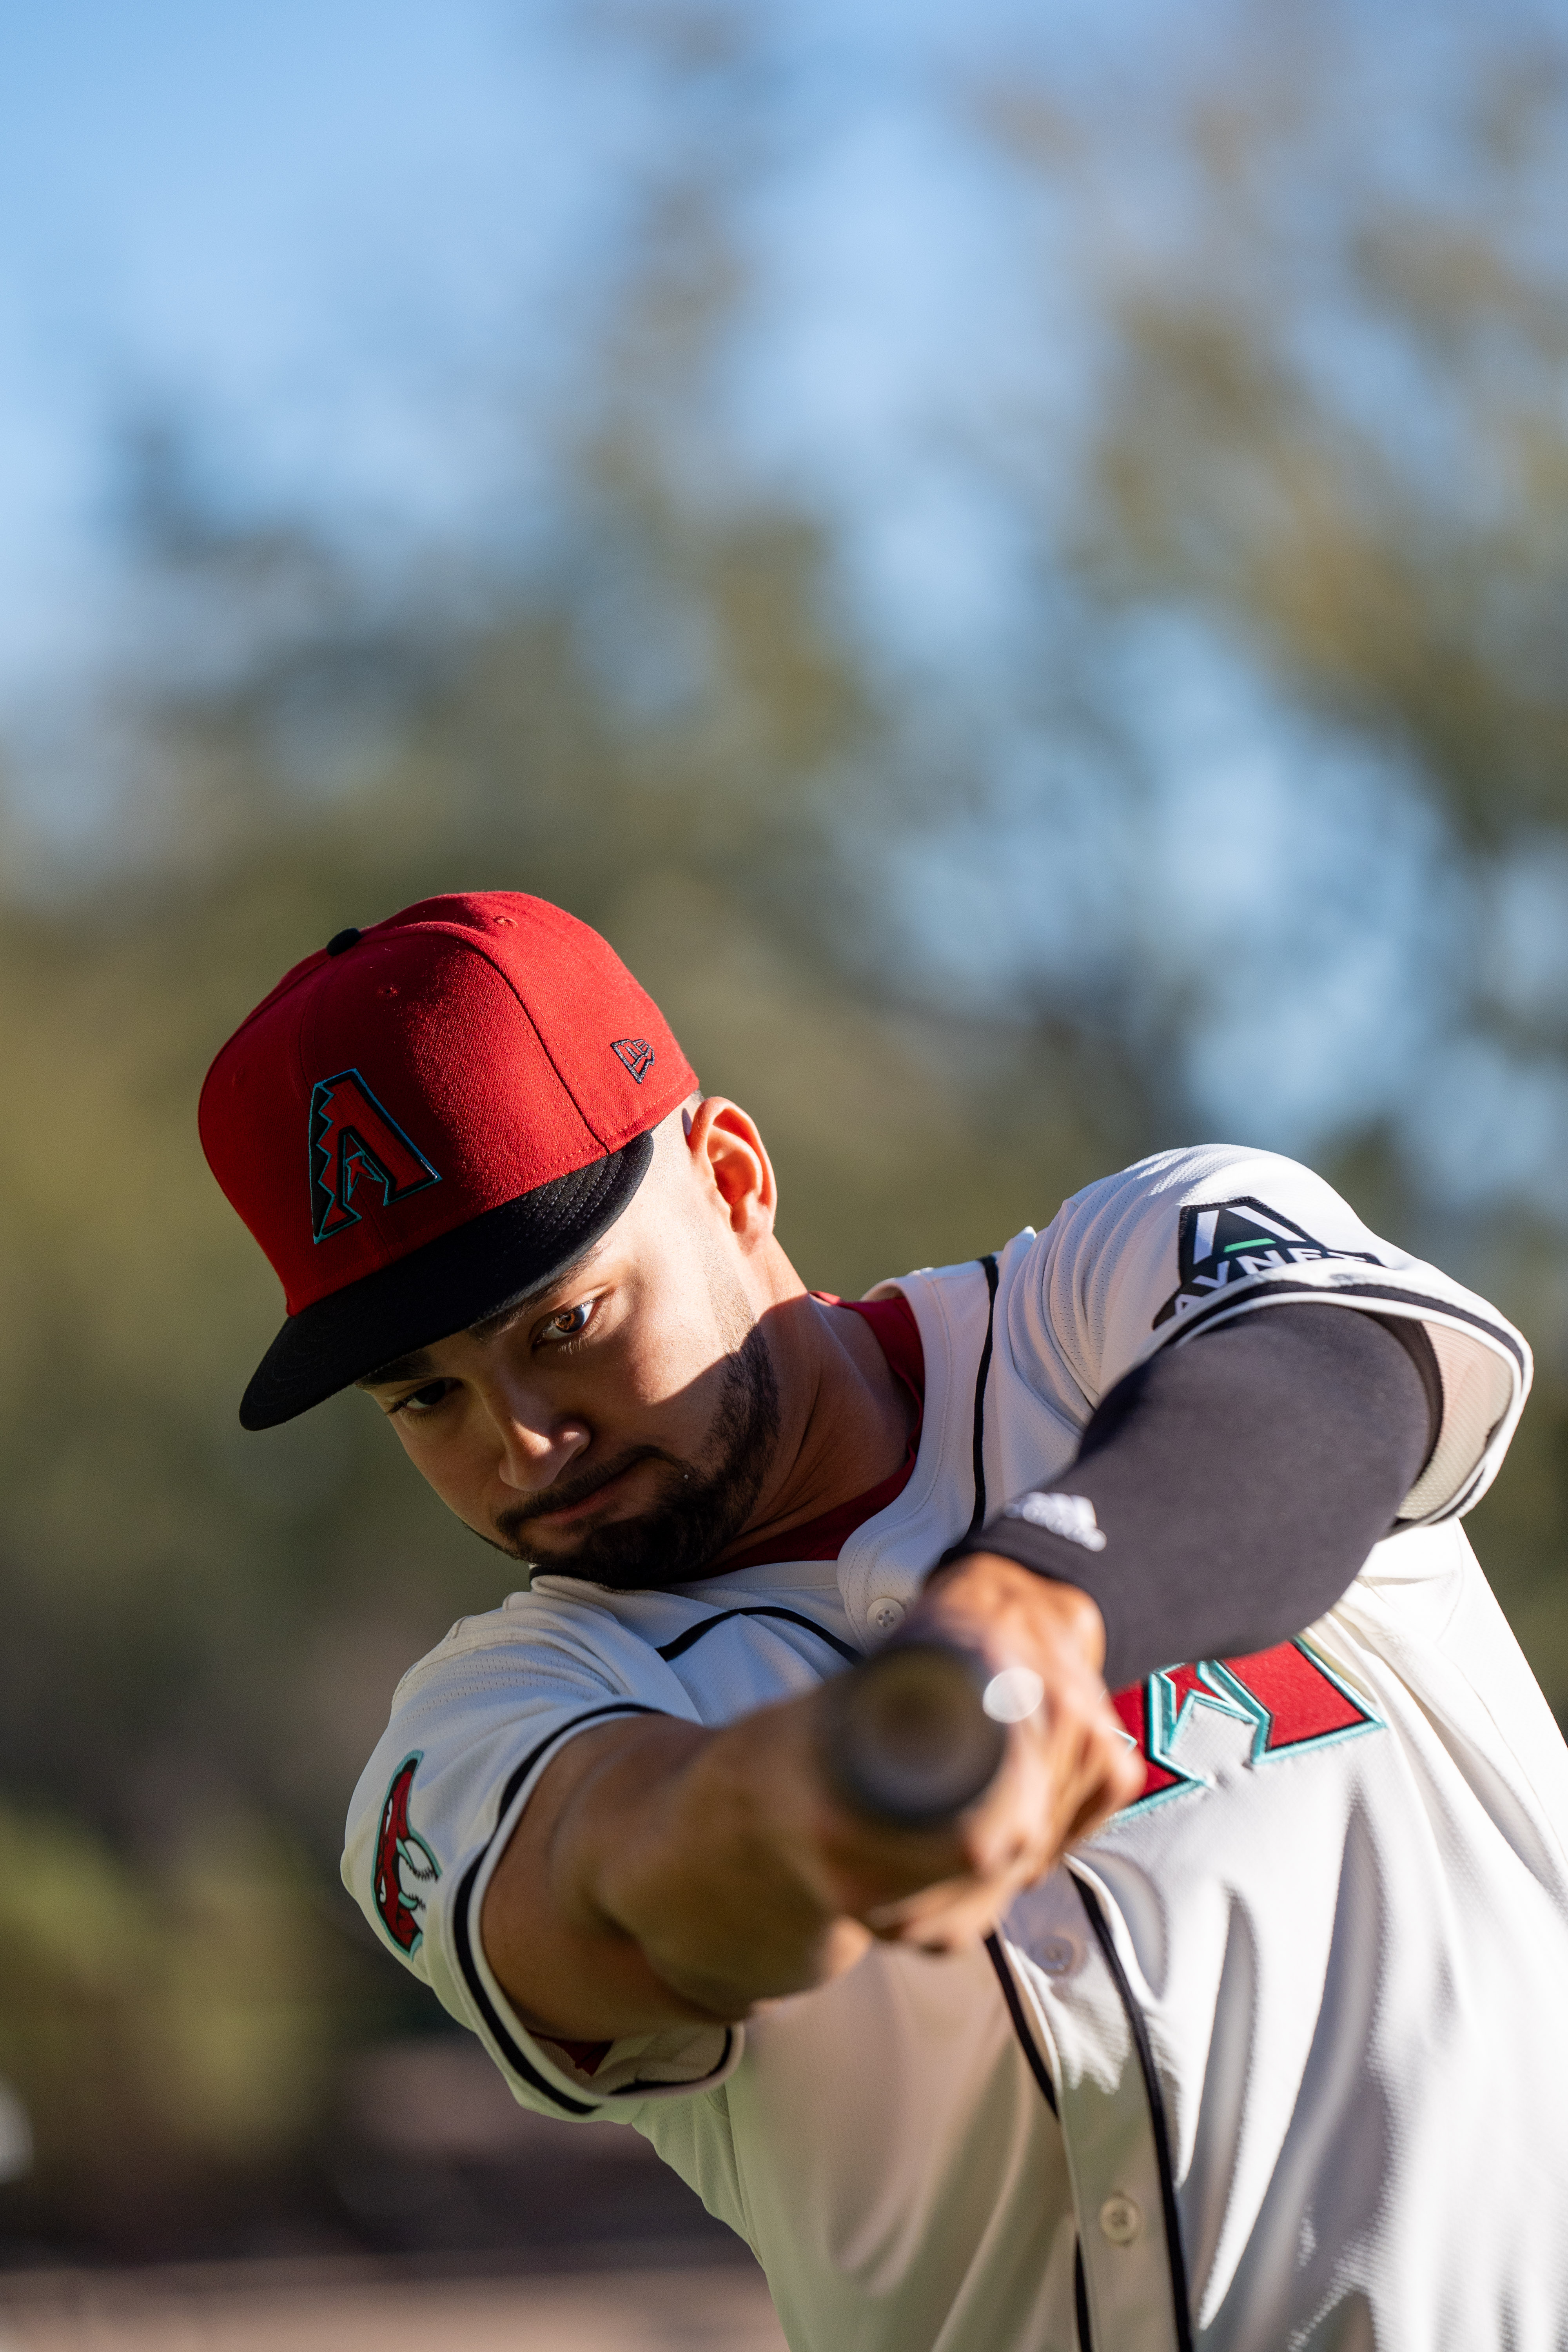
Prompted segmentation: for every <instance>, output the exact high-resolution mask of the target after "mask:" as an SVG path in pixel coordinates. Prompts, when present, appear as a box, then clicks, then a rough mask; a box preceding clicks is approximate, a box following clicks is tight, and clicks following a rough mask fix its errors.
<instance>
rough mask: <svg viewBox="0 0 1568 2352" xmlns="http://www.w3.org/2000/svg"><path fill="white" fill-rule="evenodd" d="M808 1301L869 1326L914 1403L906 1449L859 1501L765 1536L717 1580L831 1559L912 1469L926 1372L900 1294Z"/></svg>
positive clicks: (827, 1295) (916, 1330) (824, 1295)
mask: <svg viewBox="0 0 1568 2352" xmlns="http://www.w3.org/2000/svg"><path fill="white" fill-rule="evenodd" d="M811 1295H812V1297H814V1298H816V1299H819V1300H820V1301H821V1303H822V1304H823V1306H824V1307H847V1309H848V1311H849V1313H850V1314H851V1315H863V1316H864V1317H865V1318H866V1320H867V1322H868V1323H869V1325H870V1326H871V1328H872V1330H873V1331H874V1332H875V1333H876V1335H877V1344H878V1346H879V1348H880V1349H881V1350H882V1353H883V1355H884V1356H886V1358H887V1360H888V1369H889V1371H890V1372H891V1373H892V1375H893V1378H894V1379H895V1380H896V1381H898V1383H899V1385H900V1388H903V1389H906V1390H907V1391H909V1394H910V1397H911V1398H912V1399H913V1400H914V1408H915V1417H914V1422H913V1425H912V1426H911V1428H910V1443H909V1448H908V1451H907V1452H906V1454H905V1455H904V1458H903V1460H902V1461H901V1462H900V1465H899V1466H898V1468H897V1469H896V1470H895V1471H894V1472H893V1473H892V1474H891V1475H890V1476H889V1477H886V1478H883V1479H880V1480H879V1482H878V1484H877V1485H876V1486H868V1487H867V1489H866V1491H865V1493H864V1494H863V1495H856V1496H852V1497H851V1498H850V1500H849V1501H848V1502H847V1503H836V1504H835V1505H834V1507H833V1508H832V1510H830V1511H823V1512H822V1513H821V1514H820V1515H819V1516H818V1517H816V1518H815V1519H807V1520H805V1523H804V1524H803V1525H802V1526H800V1527H796V1528H784V1532H783V1533H782V1534H781V1535H776V1536H770V1537H769V1538H767V1540H766V1541H765V1542H763V1543H758V1544H752V1546H751V1548H750V1549H748V1550H746V1551H741V1552H735V1553H733V1554H731V1557H730V1558H729V1559H726V1560H724V1561H723V1562H722V1564H721V1566H720V1567H719V1569H718V1570H717V1571H716V1572H717V1573H718V1574H719V1575H721V1576H728V1575H730V1574H731V1571H732V1570H735V1569H739V1568H766V1567H767V1566H768V1565H769V1563H770V1562H771V1561H773V1560H783V1559H837V1557H838V1555H839V1553H840V1552H841V1551H842V1550H843V1549H844V1547H845V1545H846V1544H847V1542H848V1540H849V1538H850V1537H851V1536H852V1535H853V1534H854V1532H855V1530H856V1528H858V1527H860V1526H861V1525H862V1524H863V1523H864V1522H865V1521H866V1520H867V1519H870V1518H874V1517H876V1515H877V1513H878V1512H879V1511H885V1510H886V1509H887V1507H888V1505H889V1503H890V1502H891V1501H892V1500H893V1498H894V1496H897V1495H901V1494H902V1493H903V1490H904V1488H905V1487H906V1486H908V1485H909V1483H910V1471H911V1470H912V1469H913V1468H914V1466H915V1455H916V1454H917V1453H918V1452H919V1451H920V1442H921V1415H922V1413H923V1412H924V1410H925V1387H926V1367H925V1350H924V1349H922V1348H921V1335H920V1327H919V1325H918V1324H917V1323H916V1321H915V1318H914V1310H913V1309H912V1307H910V1303H909V1301H908V1299H907V1298H905V1297H904V1296H903V1294H902V1292H895V1293H894V1295H893V1297H891V1298H835V1297H833V1295H832V1293H831V1292H829V1291H826V1290H814V1291H813V1292H812V1294H811Z"/></svg>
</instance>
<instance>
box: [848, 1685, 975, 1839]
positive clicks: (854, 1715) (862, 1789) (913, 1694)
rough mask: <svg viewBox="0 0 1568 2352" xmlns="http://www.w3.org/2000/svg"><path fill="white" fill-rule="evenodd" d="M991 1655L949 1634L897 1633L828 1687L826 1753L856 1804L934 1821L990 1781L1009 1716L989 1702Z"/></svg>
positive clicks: (883, 1815)
mask: <svg viewBox="0 0 1568 2352" xmlns="http://www.w3.org/2000/svg"><path fill="white" fill-rule="evenodd" d="M989 1679H990V1677H989V1670H988V1668H987V1667H986V1665H985V1664H984V1660H982V1659H980V1658H977V1657H975V1656H974V1655H973V1654H972V1653H971V1652H969V1651H967V1650H963V1649H960V1648H958V1647H957V1646H956V1645H954V1644H952V1643H945V1642H934V1641H921V1640H919V1639H911V1640H910V1641H895V1642H891V1643H889V1645H888V1647H887V1648H886V1649H885V1650H879V1651H878V1653H877V1654H876V1655H875V1656H874V1657H871V1658H868V1660H867V1661H866V1663H865V1664H864V1665H860V1666H856V1667H855V1668H854V1669H853V1670H852V1671H851V1672H850V1673H849V1674H847V1675H839V1676H837V1679H836V1680H835V1681H833V1682H830V1683H828V1684H826V1685H825V1686H824V1689H823V1692H822V1707H823V1731H822V1760H823V1765H824V1769H826V1775H827V1779H828V1780H829V1783H830V1784H831V1786H832V1788H833V1790H834V1791H835V1793H836V1794H837V1796H838V1797H839V1798H840V1799H841V1800H842V1801H843V1802H844V1803H845V1804H847V1805H848V1806H849V1807H850V1808H851V1809H852V1810H853V1811H856V1812H858V1813H862V1814H865V1815H867V1816H868V1818H869V1819H871V1820H873V1821H879V1822H887V1823H889V1824H891V1825H896V1826H897V1827H899V1828H901V1829H935V1828H938V1827H940V1826H941V1825H942V1823H943V1822H950V1821H952V1819H953V1818H954V1816H955V1815H957V1814H959V1813H962V1812H963V1811H964V1810H965V1809H966V1808H967V1807H968V1806H970V1805H972V1804H973V1803H974V1801H976V1799H977V1798H979V1797H981V1796H983V1795H984V1792H985V1790H987V1789H988V1788H989V1787H990V1785H991V1783H992V1781H993V1780H994V1778H995V1776H996V1772H997V1769H998V1768H999V1767H1000V1765H1001V1762H1002V1759H1003V1756H1004V1755H1005V1752H1006V1746H1007V1733H1006V1727H1005V1723H1001V1722H997V1721H994V1719H993V1717H992V1716H991V1715H990V1714H988V1713H987V1711H986V1708H985V1706H984V1703H983V1701H984V1692H985V1690H986V1688H987V1685H988V1682H989Z"/></svg>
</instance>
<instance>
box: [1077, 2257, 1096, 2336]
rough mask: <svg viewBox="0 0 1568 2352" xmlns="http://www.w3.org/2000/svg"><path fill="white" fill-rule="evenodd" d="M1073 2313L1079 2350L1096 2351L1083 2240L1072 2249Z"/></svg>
mask: <svg viewBox="0 0 1568 2352" xmlns="http://www.w3.org/2000/svg"><path fill="white" fill-rule="evenodd" d="M1072 2315H1073V2318H1074V2319H1075V2321H1076V2322H1077V2324H1078V2352H1094V2344H1093V2340H1092V2338H1091V2337H1090V2336H1089V2281H1088V2280H1087V2279H1086V2278H1085V2276H1084V2274H1083V2240H1082V2239H1081V2238H1079V2240H1078V2241H1077V2242H1076V2243H1075V2245H1074V2247H1073V2250H1072Z"/></svg>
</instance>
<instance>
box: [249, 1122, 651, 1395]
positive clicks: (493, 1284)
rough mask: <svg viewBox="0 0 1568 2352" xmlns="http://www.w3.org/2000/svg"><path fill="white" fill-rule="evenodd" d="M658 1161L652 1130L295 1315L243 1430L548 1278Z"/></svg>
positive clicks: (612, 1216)
mask: <svg viewBox="0 0 1568 2352" xmlns="http://www.w3.org/2000/svg"><path fill="white" fill-rule="evenodd" d="M652 1160H653V1135H652V1133H651V1131H649V1132H647V1133H645V1134H643V1135H637V1136H634V1137H633V1138H632V1140H631V1141H630V1142H629V1143H628V1144H626V1146H625V1147H624V1148H623V1149H622V1150H619V1151H612V1152H611V1153H609V1155H608V1156H607V1157H606V1158H605V1159H603V1160H590V1161H589V1163H588V1165H587V1167H586V1168H577V1169H574V1170H573V1171H572V1173H571V1174H570V1175H569V1176H557V1177H556V1178H554V1179H553V1180H552V1182H550V1183H548V1184H541V1185H539V1186H538V1187H537V1189H536V1190H535V1191H533V1192H524V1193H521V1195H520V1196H519V1197H518V1199H517V1200H515V1201H504V1202H502V1203H501V1205H500V1208H497V1209H487V1210H485V1211H484V1213H482V1214H481V1215H479V1216H477V1217H473V1218H470V1220H469V1222H468V1223H467V1224H466V1225H458V1226H456V1227H455V1228H454V1230H453V1231H452V1232H451V1233H449V1234H440V1235H439V1237H438V1238H437V1240H435V1241H433V1242H426V1244H425V1245H424V1247H423V1248H422V1249H416V1250H411V1251H410V1252H409V1254H408V1255H407V1256H406V1257H401V1258H398V1259H397V1260H396V1261H395V1263H394V1264H393V1265H384V1266H382V1267H381V1268H379V1270H378V1271H377V1272H376V1273H374V1274H367V1275H366V1276H364V1277H363V1280H362V1281H360V1282H352V1283H350V1284H349V1286H348V1287H347V1288H346V1289H343V1290H334V1291H332V1292H331V1293H330V1294H329V1296H328V1297H325V1298H318V1299H317V1300H316V1301H315V1303H314V1305H313V1306H310V1307H302V1308H301V1309H300V1313H299V1314H298V1315H291V1316H290V1317H289V1320H288V1321H287V1323H285V1324H284V1326H283V1328H282V1329H281V1331H279V1334H278V1337H277V1338H276V1339H274V1340H273V1342H272V1345H271V1346H270V1348H268V1350H267V1353H266V1355H265V1356H263V1358H262V1360H261V1361H260V1363H259V1364H258V1366H257V1368H256V1372H255V1376H254V1378H253V1379H252V1381H251V1382H250V1385H249V1387H248V1388H247V1390H246V1391H245V1395H244V1397H243V1399H242V1400H241V1402H240V1408H239V1418H240V1423H241V1425H242V1427H244V1428H246V1429H276V1428H277V1426H278V1424H279V1423H280V1422H285V1421H292V1420H293V1419H294V1417H295V1415H296V1414H297V1413H301V1412H309V1410H310V1407H311V1405H313V1404H321V1403H323V1402H325V1401H326V1399H327V1398H328V1397H330V1396H335V1395H336V1394H337V1392H338V1391H339V1390H340V1389H346V1388H349V1387H351V1386H352V1385H353V1382H354V1381H363V1380H364V1379H365V1378H366V1377H367V1376H368V1375H369V1374H370V1373H372V1372H374V1371H378V1370H380V1368H381V1367H382V1365H383V1364H390V1363H393V1362H395V1360H396V1359H397V1358H398V1357H399V1356H406V1355H408V1354H410V1353H411V1352H412V1350H413V1349H416V1348H428V1347H430V1346H432V1345H433V1344H434V1342H435V1341H436V1340H437V1339H447V1337H448V1336H449V1335H450V1334H451V1333H452V1332H454V1331H465V1330H467V1329H468V1326H469V1324H470V1323H478V1322H480V1321H482V1320H483V1318H485V1317H486V1316H487V1315H493V1314H494V1313H495V1312H496V1310H497V1308H498V1307H504V1306H505V1305H506V1304H507V1302H508V1300H509V1299H512V1298H516V1297H519V1296H520V1295H521V1293H523V1292H525V1291H529V1290H534V1289H537V1288H539V1287H540V1286H541V1285H542V1284H544V1283H546V1282H549V1281H551V1280H552V1279H553V1277H554V1276H556V1275H557V1274H559V1273H560V1272H561V1271H562V1269H563V1267H565V1266H568V1265H571V1263H572V1261H573V1259H574V1258H576V1257H581V1255H583V1252H584V1250H585V1249H590V1248H592V1246H593V1244H594V1243H595V1242H596V1241H597V1240H598V1239H599V1236H600V1235H601V1234H605V1233H607V1232H608V1231H609V1228H610V1227H611V1226H612V1225H613V1224H614V1223H615V1222H616V1218H617V1217H618V1216H619V1215H620V1213H621V1212H622V1210H623V1209H624V1208H625V1207H626V1203H627V1202H628V1201H629V1200H630V1199H631V1197H632V1195H633V1193H634V1192H636V1191H637V1186H638V1185H639V1184H640V1183H641V1182H642V1180H643V1178H644V1177H645V1176H646V1175H647V1171H648V1168H649V1165H650V1163H651V1161H652Z"/></svg>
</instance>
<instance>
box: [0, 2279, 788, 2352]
mask: <svg viewBox="0 0 1568 2352" xmlns="http://www.w3.org/2000/svg"><path fill="white" fill-rule="evenodd" d="M397 2345H425V2346H428V2347H431V2352H784V2337H783V2336H782V2334H781V2333H780V2331H779V2325H778V2322H777V2320H776V2319H775V2318H774V2316H773V2306H772V2305H771V2304H770V2303H769V2301H768V2297H767V2292H766V2290H765V2288H764V2286H763V2281H762V2276H761V2273H757V2272H752V2271H746V2270H742V2269H738V2268H722V2269H720V2268H707V2269H697V2270H660V2271H610V2272H606V2273H602V2274H601V2275H600V2276H598V2277H581V2276H579V2277H573V2278H548V2279H516V2278H513V2279H491V2280H475V2279H460V2278H451V2279H445V2278H436V2277H428V2276H426V2277H410V2278H397V2277H391V2276H388V2275H387V2274H386V2273H384V2272H383V2271H376V2270H373V2269H371V2268H370V2267H369V2266H366V2265H361V2264H357V2263H277V2264H266V2263H243V2264H241V2263H237V2264H233V2265H229V2266H218V2265H204V2266H201V2267H199V2268H198V2267H195V2266H192V2267H190V2268H188V2269H183V2270H179V2271H174V2270H169V2271H162V2272H138V2273H124V2272H119V2273H115V2272H90V2273H89V2272H54V2273H47V2274H35V2275H32V2276H28V2277H16V2276H14V2277H12V2278H11V2279H9V2280H6V2281H5V2282H3V2283H0V2352H388V2347H393V2346H397Z"/></svg>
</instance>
